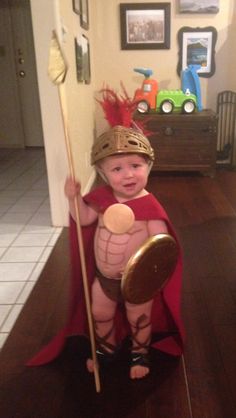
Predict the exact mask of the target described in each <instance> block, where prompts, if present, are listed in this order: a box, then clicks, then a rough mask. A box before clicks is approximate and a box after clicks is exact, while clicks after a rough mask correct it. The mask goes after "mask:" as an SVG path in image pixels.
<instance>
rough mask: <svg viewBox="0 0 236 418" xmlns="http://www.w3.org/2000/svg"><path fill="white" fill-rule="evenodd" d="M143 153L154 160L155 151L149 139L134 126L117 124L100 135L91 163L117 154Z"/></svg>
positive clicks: (94, 147) (93, 148)
mask: <svg viewBox="0 0 236 418" xmlns="http://www.w3.org/2000/svg"><path fill="white" fill-rule="evenodd" d="M127 153H129V154H131V153H133V154H143V155H146V156H147V157H148V158H149V160H150V161H154V151H153V149H152V147H151V145H150V143H149V141H148V139H147V138H146V137H145V136H144V135H143V134H142V133H141V132H139V131H136V130H135V129H133V128H126V127H124V126H120V125H116V126H114V127H113V128H111V129H110V130H109V131H107V132H104V133H103V134H102V135H100V136H99V137H98V139H97V141H96V142H95V143H94V145H93V147H92V152H91V164H96V163H97V162H98V161H100V160H102V159H103V158H105V157H109V156H111V155H115V154H127Z"/></svg>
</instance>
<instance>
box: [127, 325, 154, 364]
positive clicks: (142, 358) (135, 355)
mask: <svg viewBox="0 0 236 418" xmlns="http://www.w3.org/2000/svg"><path fill="white" fill-rule="evenodd" d="M144 319H145V318H144V317H140V318H139V319H138V321H137V325H136V326H135V328H136V332H135V333H133V334H132V340H133V341H134V342H135V344H136V345H133V346H132V348H131V353H130V354H131V356H130V367H134V366H143V367H147V368H149V369H150V358H149V344H150V340H151V338H150V337H148V338H147V339H146V341H144V342H140V341H139V340H138V338H137V337H138V334H139V332H140V331H141V330H143V329H145V328H147V327H148V326H149V325H150V324H151V323H150V322H148V323H146V324H145V325H142V322H143V321H144ZM140 349H142V350H145V351H140Z"/></svg>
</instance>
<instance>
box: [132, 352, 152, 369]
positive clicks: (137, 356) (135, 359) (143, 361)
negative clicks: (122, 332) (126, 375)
mask: <svg viewBox="0 0 236 418" xmlns="http://www.w3.org/2000/svg"><path fill="white" fill-rule="evenodd" d="M134 366H143V367H148V368H150V357H149V354H148V353H139V352H136V351H132V352H131V360H130V367H134Z"/></svg>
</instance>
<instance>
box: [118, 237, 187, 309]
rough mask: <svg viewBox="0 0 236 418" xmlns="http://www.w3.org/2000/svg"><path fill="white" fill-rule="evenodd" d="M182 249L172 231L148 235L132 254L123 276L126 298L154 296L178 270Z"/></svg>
mask: <svg viewBox="0 0 236 418" xmlns="http://www.w3.org/2000/svg"><path fill="white" fill-rule="evenodd" d="M178 254H179V249H178V246H177V244H176V241H175V240H174V238H173V237H172V236H171V235H169V234H158V235H154V236H152V237H150V238H148V239H147V240H146V241H145V242H144V244H143V245H142V246H141V248H139V250H138V251H137V252H136V253H135V254H134V255H132V256H131V257H130V259H129V261H128V263H127V265H126V268H125V270H124V273H123V276H122V280H121V290H122V294H123V297H124V300H126V301H128V302H130V303H134V304H140V303H144V302H146V301H148V300H150V299H152V298H153V297H154V296H155V295H156V293H157V292H158V291H160V290H161V288H162V287H163V286H164V285H165V284H166V283H167V281H168V279H169V278H170V277H171V275H172V273H173V272H174V270H175V267H176V263H177V260H178Z"/></svg>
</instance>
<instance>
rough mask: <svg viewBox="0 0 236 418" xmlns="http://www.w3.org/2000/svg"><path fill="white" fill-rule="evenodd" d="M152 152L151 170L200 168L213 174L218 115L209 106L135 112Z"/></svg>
mask: <svg viewBox="0 0 236 418" xmlns="http://www.w3.org/2000/svg"><path fill="white" fill-rule="evenodd" d="M134 120H137V121H138V120H141V121H142V123H143V124H144V127H145V131H146V130H147V131H148V132H149V133H150V135H149V134H148V138H149V140H150V142H151V145H152V147H153V149H154V152H155V161H154V164H153V168H152V171H200V172H202V173H205V174H208V175H210V176H213V175H214V171H215V165H216V140H217V117H216V114H215V113H214V112H213V111H211V110H203V111H201V112H195V113H193V114H191V115H186V114H179V113H178V114H177V113H172V114H171V115H164V114H159V113H149V114H145V115H142V114H140V113H136V114H135V116H134Z"/></svg>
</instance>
